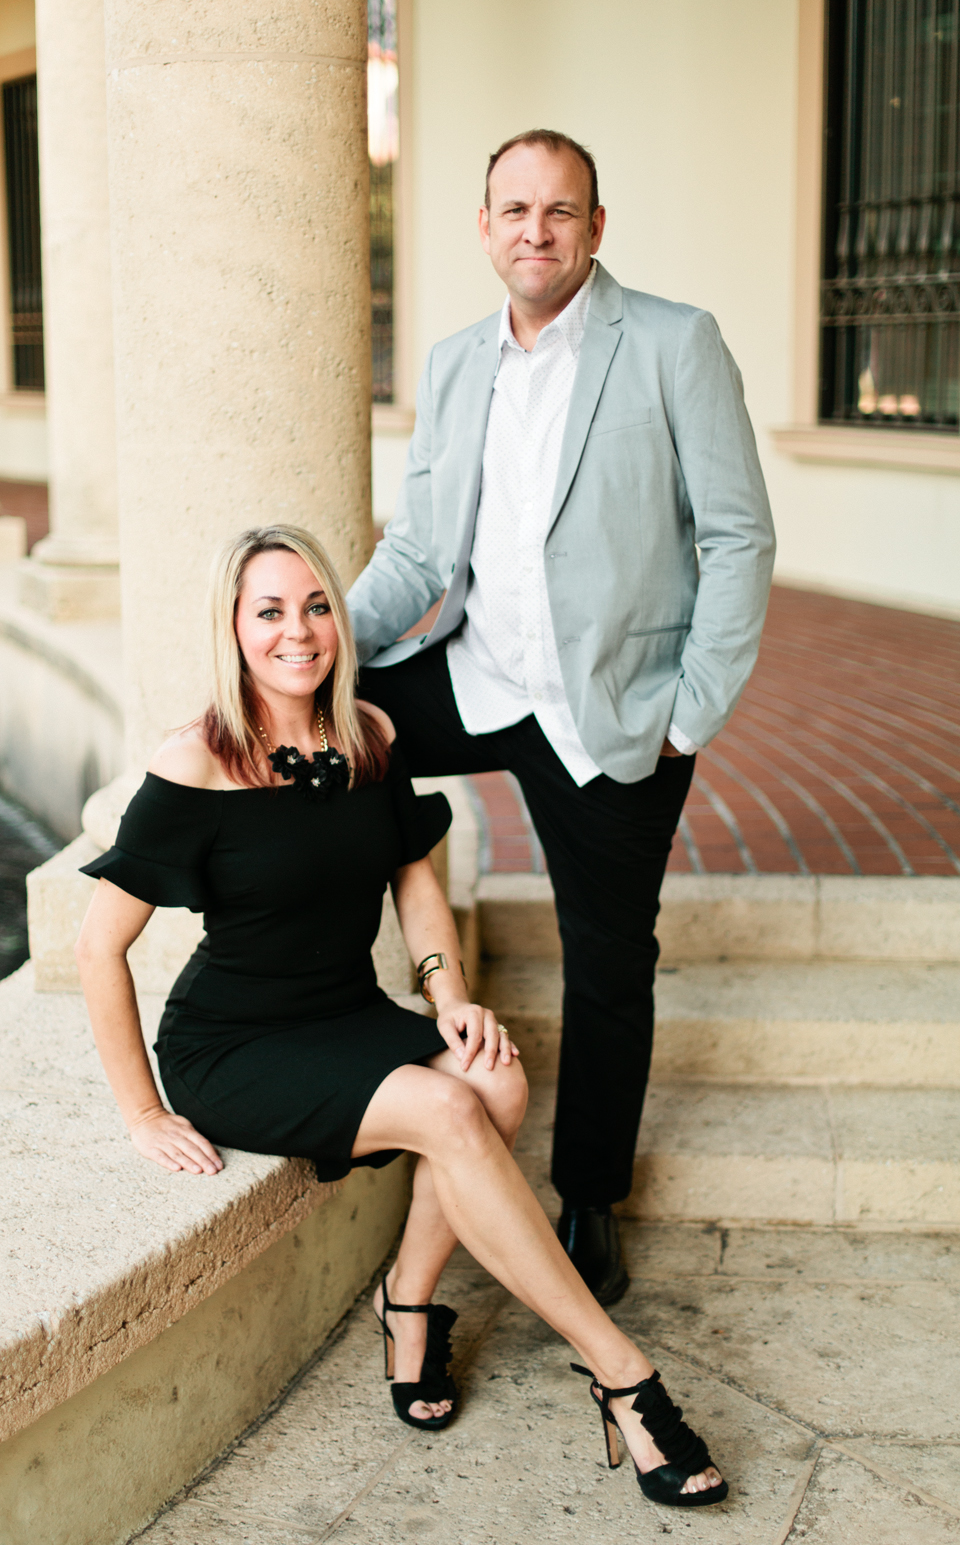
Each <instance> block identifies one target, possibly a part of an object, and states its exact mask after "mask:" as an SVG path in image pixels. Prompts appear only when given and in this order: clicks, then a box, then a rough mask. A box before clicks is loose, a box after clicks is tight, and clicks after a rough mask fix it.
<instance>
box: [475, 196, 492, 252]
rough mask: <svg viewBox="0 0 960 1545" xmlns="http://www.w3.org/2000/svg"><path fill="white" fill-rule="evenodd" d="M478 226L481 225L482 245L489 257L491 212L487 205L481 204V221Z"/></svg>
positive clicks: (479, 220)
mask: <svg viewBox="0 0 960 1545" xmlns="http://www.w3.org/2000/svg"><path fill="white" fill-rule="evenodd" d="M478 225H479V229H480V245H481V247H482V248H483V250H484V252H486V253H487V255H488V256H489V254H490V211H489V209H488V208H487V207H486V205H485V204H481V205H480V215H479V219H478Z"/></svg>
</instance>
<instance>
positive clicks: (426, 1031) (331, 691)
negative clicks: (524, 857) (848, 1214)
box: [77, 526, 727, 1507]
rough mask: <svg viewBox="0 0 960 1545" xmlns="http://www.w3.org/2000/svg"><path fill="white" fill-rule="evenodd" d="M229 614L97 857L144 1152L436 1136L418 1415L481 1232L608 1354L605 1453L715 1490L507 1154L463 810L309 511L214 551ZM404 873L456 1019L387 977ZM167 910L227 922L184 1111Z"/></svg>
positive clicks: (347, 1144) (400, 1344) (186, 1051)
mask: <svg viewBox="0 0 960 1545" xmlns="http://www.w3.org/2000/svg"><path fill="white" fill-rule="evenodd" d="M211 610H212V616H211V622H212V642H213V658H214V681H215V685H214V696H213V703H212V706H211V707H210V708H209V709H208V710H207V712H206V714H205V715H204V716H203V718H202V719H200V720H198V721H197V722H196V723H195V724H192V725H190V726H188V727H187V728H186V729H184V730H181V731H179V732H178V733H176V734H174V735H173V736H171V738H170V739H169V740H168V741H167V742H166V743H165V744H164V745H163V746H162V747H161V748H160V750H159V751H158V752H157V755H156V756H155V758H154V760H153V761H152V763H151V764H150V768H149V771H148V773H147V777H146V779H145V781H144V783H143V785H142V787H141V789H140V790H139V792H138V793H137V794H136V796H135V797H134V799H133V800H132V802H131V804H130V806H129V808H128V810H127V813H126V814H125V816H124V818H123V821H122V822H121V826H120V831H119V834H118V837H117V844H116V846H115V847H113V848H111V850H110V851H109V852H108V853H106V854H104V856H103V857H102V858H100V859H98V860H96V862H94V863H92V864H88V865H87V866H86V868H85V870H84V873H86V874H89V875H92V876H94V877H95V878H98V879H99V885H98V887H97V890H96V892H95V894H94V896H93V899H92V901H91V904H90V909H89V911H88V913H87V916H86V919H85V921H84V924H83V929H82V931H81V934H80V939H79V941H78V944H77V959H78V962H79V965H80V971H81V976H82V979H83V987H84V992H85V993H86V997H87V1003H88V1005H89V1009H90V1017H91V1020H92V1023H93V1029H94V1035H95V1038H96V1042H97V1047H98V1050H99V1052H100V1055H101V1057H102V1059H103V1063H104V1067H105V1069H106V1073H107V1077H108V1078H109V1080H110V1084H111V1086H112V1088H113V1091H114V1093H115V1095H116V1097H117V1101H118V1103H119V1105H120V1110H121V1113H122V1115H123V1118H124V1120H125V1121H126V1123H127V1126H128V1128H129V1130H130V1135H131V1138H132V1141H133V1144H134V1147H135V1148H136V1149H137V1150H138V1152H139V1153H141V1154H143V1155H144V1156H145V1157H147V1158H149V1159H152V1160H153V1161H154V1162H155V1163H157V1164H160V1165H162V1166H163V1167H164V1168H165V1169H168V1170H186V1171H188V1172H189V1173H191V1174H206V1175H214V1174H216V1172H217V1171H218V1170H219V1169H221V1168H222V1161H221V1159H220V1157H219V1155H218V1153H217V1149H216V1147H215V1144H221V1145H226V1146H231V1147H236V1148H243V1149H247V1150H250V1151H253V1152H262V1153H280V1154H292V1155H301V1156H306V1157H309V1158H311V1159H312V1160H313V1162H314V1164H315V1165H316V1169H317V1173H318V1175H319V1176H320V1178H321V1179H331V1180H332V1179H337V1178H339V1177H340V1176H342V1175H345V1174H347V1172H348V1171H349V1170H350V1169H351V1168H352V1167H353V1166H354V1165H358V1164H373V1165H382V1164H386V1163H388V1162H389V1161H390V1160H391V1159H392V1158H394V1157H395V1156H396V1152H397V1150H403V1149H408V1150H410V1151H411V1152H413V1153H416V1154H418V1155H419V1159H418V1162H417V1166H416V1171H415V1175H414V1184H413V1200H412V1203H411V1207H410V1213H409V1217H408V1219H407V1224H406V1228H405V1231H404V1236H403V1242H402V1244H401V1247H400V1251H399V1254H398V1256H397V1260H396V1264H395V1265H394V1267H393V1269H392V1271H391V1272H389V1274H388V1275H387V1276H386V1277H385V1278H384V1281H383V1283H382V1284H381V1286H380V1287H379V1288H378V1290H377V1294H376V1296H375V1300H374V1308H375V1312H376V1314H377V1317H378V1319H379V1320H380V1322H381V1325H382V1327H383V1335H384V1348H385V1351H386V1352H387V1372H388V1377H389V1376H391V1374H392V1375H393V1376H394V1377H395V1382H394V1385H393V1396H394V1405H395V1407H396V1411H397V1415H398V1416H399V1417H400V1418H401V1420H403V1421H406V1422H409V1423H410V1424H411V1425H413V1426H420V1427H434V1428H435V1427H442V1426H445V1425H446V1424H447V1423H448V1422H449V1420H450V1418H451V1416H452V1414H453V1410H454V1404H455V1390H454V1387H453V1384H452V1381H451V1380H450V1377H449V1374H448V1373H447V1367H446V1365H447V1363H448V1361H449V1357H450V1350H449V1341H448V1331H449V1327H450V1325H451V1324H452V1322H453V1320H454V1319H455V1318H456V1316H455V1315H454V1314H453V1313H452V1311H451V1310H449V1309H446V1308H445V1307H444V1306H442V1305H431V1304H430V1299H431V1297H432V1294H433V1291H434V1288H435V1287H436V1284H437V1281H438V1279H439V1277H440V1274H441V1272H442V1271H443V1268H444V1266H445V1264H446V1262H447V1260H448V1259H449V1257H450V1254H451V1252H452V1251H453V1249H454V1247H455V1245H456V1243H457V1241H458V1240H460V1241H462V1243H463V1244H464V1245H465V1246H466V1248H467V1249H468V1250H469V1251H470V1252H471V1254H472V1255H473V1256H474V1257H475V1258H476V1259H477V1260H478V1261H479V1262H480V1263H481V1264H482V1265H483V1266H485V1267H486V1268H487V1269H488V1270H489V1271H491V1272H492V1273H493V1274H494V1276H496V1277H497V1278H498V1279H499V1280H500V1281H501V1282H502V1283H503V1284H504V1285H505V1286H506V1287H507V1288H508V1289H509V1290H510V1291H511V1292H512V1293H514V1294H516V1296H517V1297H518V1298H520V1299H521V1300H522V1301H523V1302H524V1303H525V1304H527V1305H528V1306H529V1307H530V1308H532V1309H534V1310H535V1311H536V1312H537V1313H538V1314H540V1315H542V1316H543V1318H544V1319H545V1320H546V1321H547V1322H548V1323H549V1324H550V1325H551V1326H553V1328H554V1329H555V1330H557V1331H558V1332H559V1333H560V1334H561V1335H563V1336H565V1337H566V1338H567V1340H568V1341H570V1342H571V1343H572V1344H573V1346H575V1347H576V1348H577V1350H578V1351H579V1353H580V1354H581V1356H582V1357H583V1358H584V1359H585V1360H586V1361H587V1362H588V1363H589V1364H590V1367H591V1368H593V1369H594V1370H595V1373H594V1374H593V1375H591V1377H592V1379H593V1383H592V1386H591V1393H592V1395H593V1398H594V1400H596V1401H597V1403H598V1404H599V1405H600V1407H601V1410H602V1413H603V1418H604V1430H605V1433H606V1436H607V1444H608V1456H609V1458H610V1461H611V1463H619V1454H618V1446H617V1438H616V1429H617V1427H618V1426H619V1428H620V1430H621V1432H622V1434H623V1436H624V1438H625V1440H626V1443H627V1446H628V1448H629V1450H630V1452H631V1454H632V1456H633V1459H634V1461H635V1463H636V1466H637V1474H638V1478H639V1481H640V1485H641V1487H642V1488H643V1490H644V1492H645V1494H646V1495H647V1496H650V1497H653V1498H654V1499H655V1500H657V1501H660V1502H665V1503H668V1504H670V1505H672V1506H679V1507H693V1506H700V1505H703V1504H705V1503H709V1502H716V1501H721V1500H722V1499H723V1497H724V1496H725V1495H726V1492H727V1488H726V1483H725V1482H723V1481H722V1480H721V1478H720V1475H719V1474H718V1472H717V1471H716V1469H715V1468H714V1467H713V1465H712V1463H711V1461H710V1457H709V1455H708V1453H707V1450H706V1447H705V1445H704V1444H703V1442H702V1441H701V1440H700V1439H699V1438H696V1437H695V1435H694V1434H693V1433H691V1432H690V1429H689V1428H688V1427H686V1426H685V1425H684V1424H683V1423H682V1422H680V1420H679V1412H678V1411H677V1408H676V1407H675V1406H674V1405H673V1404H672V1402H671V1401H670V1400H669V1398H668V1397H667V1395H666V1394H665V1392H664V1390H663V1386H662V1385H661V1384H659V1382H658V1375H657V1374H656V1373H655V1371H654V1369H653V1367H652V1365H651V1364H650V1362H649V1361H648V1360H647V1359H646V1358H645V1357H644V1355H643V1353H642V1352H640V1351H638V1350H637V1349H636V1348H635V1347H634V1346H633V1345H632V1343H631V1342H630V1341H629V1340H628V1339H627V1338H626V1336H624V1335H623V1334H622V1333H621V1332H620V1331H619V1330H618V1329H617V1328H616V1326H615V1325H613V1323H612V1322H611V1321H610V1320H609V1319H608V1317H607V1315H606V1314H605V1313H604V1312H603V1310H602V1309H601V1308H600V1307H599V1305H598V1304H597V1303H596V1301H595V1299H594V1298H593V1296H592V1295H591V1293H590V1292H589V1291H588V1289H587V1288H586V1287H585V1286H584V1284H583V1282H582V1281H581V1279H580V1277H579V1276H578V1274H577V1272H576V1271H575V1269H574V1267H573V1266H572V1265H571V1263H570V1261H569V1259H568V1257H567V1256H566V1254H565V1253H564V1251H563V1250H562V1248H561V1247H560V1244H559V1242H558V1240H557V1238H556V1236H555V1235H554V1232H553V1230H552V1228H551V1227H550V1224H549V1222H548V1221H547V1218H546V1217H545V1215H544V1213H543V1212H542V1210H541V1208H540V1206H539V1205H538V1203H537V1201H536V1199H535V1198H534V1196H533V1193H532V1192H531V1190H530V1188H529V1187H528V1185H527V1184H526V1182H525V1180H524V1179H523V1176H522V1175H521V1173H520V1171H519V1169H518V1168H517V1166H516V1164H515V1162H514V1160H513V1158H512V1157H511V1148H512V1146H513V1142H514V1138H515V1137H516V1133H517V1129H518V1127H519V1125H520V1122H521V1120H522V1117H523V1113H524V1109H525V1105H526V1081H525V1079H524V1075H523V1072H522V1070H521V1068H520V1065H519V1062H518V1061H517V1054H516V1048H515V1047H514V1046H513V1044H512V1042H511V1041H510V1038H509V1035H508V1034H507V1032H506V1030H505V1029H504V1028H503V1027H502V1026H500V1025H498V1024H497V1020H496V1017H495V1016H494V1015H493V1014H492V1013H491V1012H490V1011H489V1009H484V1008H482V1007H481V1006H480V1005H479V1004H476V1003H471V1002H470V999H469V996H468V992H467V985H466V982H465V981H464V979H463V976H462V974H461V971H460V969H459V968H458V953H459V950H458V942H457V934H456V929H455V926H454V922H453V918H452V916H451V914H450V909H449V907H448V906H447V903H446V900H445V898H444V896H443V894H442V892H441V890H440V887H439V885H438V884H437V881H436V879H435V877H434V874H433V869H432V867H431V864H430V860H429V857H428V854H429V852H430V849H431V848H432V847H433V846H434V845H435V844H436V842H437V841H438V840H439V838H440V836H441V835H442V833H443V832H444V831H445V830H446V828H447V825H448V824H449V807H448V806H447V803H446V800H445V799H443V797H442V796H441V795H433V796H431V797H429V798H428V799H418V798H417V797H416V796H415V795H414V793H413V790H412V787H411V784H410V780H409V778H408V776H407V774H406V772H405V771H404V766H403V761H402V755H401V751H400V749H399V748H398V747H396V746H395V745H394V743H393V740H394V736H393V726H392V725H391V723H390V721H389V719H388V718H387V717H386V715H385V714H384V713H382V712H381V711H380V710H379V709H377V708H374V707H372V706H371V705H369V704H365V703H360V702H357V701H356V699H355V696H354V682H355V678H356V657H355V651H354V647H353V638H352V633H351V629H350V623H349V618H348V614H347V610H346V606H345V603H344V599H343V593H342V590H341V588H340V584H339V581H338V579H337V576H336V574H335V572H334V570H333V567H332V565H331V563H330V560H329V559H328V557H327V556H326V554H325V553H324V551H323V549H322V548H321V547H320V545H319V543H317V542H316V541H315V540H314V538H313V537H311V536H310V535H309V533H307V532H305V531H301V530H297V529H295V528H293V527H287V526H267V527H263V528H260V529H257V530H253V531H247V532H244V533H243V534H242V535H241V536H239V537H237V538H236V539H235V540H234V541H232V542H230V543H229V544H228V545H227V546H226V548H225V549H224V550H223V552H222V553H221V554H220V556H219V558H218V560H217V562H216V564H215V566H214V573H213V587H212V608H211ZM301 795H302V796H304V797H302V798H301V797H300V796H301ZM388 883H390V884H392V886H393V892H394V897H395V900H396V907H397V914H398V916H399V919H400V924H401V927H402V929H403V934H404V938H405V940H406V942H407V945H408V947H409V949H410V952H411V955H412V957H413V959H414V960H419V961H420V962H421V966H420V968H419V974H420V978H421V987H422V990H423V991H424V994H425V996H429V997H430V999H431V1001H433V1002H435V1003H436V1008H437V1019H436V1021H433V1020H431V1019H426V1018H424V1017H422V1016H421V1015H418V1014H414V1013H411V1012H409V1011H407V1010H405V1009H402V1008H400V1007H398V1006H397V1005H396V1004H395V1003H393V1002H392V1001H391V1000H390V999H389V998H387V997H386V996H385V995H384V994H383V993H382V992H381V991H380V990H379V988H378V987H377V983H376V977H375V974H374V969H373V964H372V961H371V958H370V949H371V946H372V944H373V940H374V938H375V936H376V933H377V928H378V926H379V920H380V911H381V905H382V898H383V893H384V890H385V888H386V885H387V884H388ZM157 905H159V906H188V907H190V908H192V909H193V910H194V911H197V910H203V911H204V912H205V921H206V926H207V938H206V939H205V940H204V942H203V943H202V944H201V945H200V947H199V948H198V949H197V951H196V953H195V954H194V956H193V959H192V960H191V961H190V962H189V964H188V965H187V966H186V968H185V969H184V971H183V972H182V973H181V975H180V978H179V980H178V981H177V983H176V984H175V986H174V988H173V990H172V992H171V994H170V998H169V1000H168V1003H167V1007H166V1011H165V1013H164V1016H163V1020H162V1021H161V1026H160V1032H159V1038H158V1040H157V1045H156V1051H157V1057H158V1062H159V1066H160V1073H161V1077H162V1080H163V1086H164V1089H165V1091H166V1094H167V1097H168V1099H169V1101H170V1104H171V1106H172V1107H173V1110H172V1112H171V1111H168V1110H166V1109H165V1108H164V1106H163V1104H162V1103H161V1100H160V1096H159V1094H158V1092H157V1088H156V1085H155V1083H154V1081H153V1077H152V1074H151V1071H150V1066H149V1063H148V1061H147V1057H146V1053H145V1051H144V1047H143V1040H142V1036H141V1031H140V1022H139V1016H138V1012H137V1004H136V997H135V993H134V988H133V982H132V979H131V976H130V971H129V967H128V965H127V959H126V956H127V951H128V950H129V948H130V946H131V945H132V943H133V942H134V940H135V939H136V938H137V936H138V935H139V934H140V932H141V931H142V929H143V928H144V926H145V925H146V923H147V920H148V919H149V917H150V915H151V913H152V911H153V908H154V907H155V906H157ZM582 1371H583V1372H586V1371H587V1370H586V1369H583V1370H582Z"/></svg>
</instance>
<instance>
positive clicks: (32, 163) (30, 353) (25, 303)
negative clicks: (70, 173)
mask: <svg viewBox="0 0 960 1545" xmlns="http://www.w3.org/2000/svg"><path fill="white" fill-rule="evenodd" d="M3 143H4V155H5V161H6V173H7V249H8V267H9V275H10V338H11V345H12V361H11V364H12V369H11V382H12V385H13V388H14V390H15V391H22V392H42V391H43V387H44V377H43V287H42V281H41V274H40V162H39V157H38V155H37V77H36V76H35V75H28V76H26V77H25V78H24V79H23V80H12V81H7V83H6V84H5V86H4V88H3Z"/></svg>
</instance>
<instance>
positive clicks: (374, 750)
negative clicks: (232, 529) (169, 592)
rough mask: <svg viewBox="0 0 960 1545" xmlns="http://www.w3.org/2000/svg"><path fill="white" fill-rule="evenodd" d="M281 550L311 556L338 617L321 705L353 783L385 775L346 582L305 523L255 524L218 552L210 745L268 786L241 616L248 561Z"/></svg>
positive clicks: (239, 771)
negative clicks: (363, 697)
mask: <svg viewBox="0 0 960 1545" xmlns="http://www.w3.org/2000/svg"><path fill="white" fill-rule="evenodd" d="M277 551H286V552H291V553H296V555H297V557H298V558H302V559H303V562H304V563H305V564H306V565H307V568H308V569H309V570H310V572H311V574H313V575H314V577H315V578H316V581H317V585H318V587H319V588H320V589H321V590H323V591H324V593H325V595H326V598H327V603H328V605H329V607H330V611H331V613H332V615H333V620H334V624H335V626H336V630H337V655H336V659H335V660H334V663H333V667H332V669H331V670H330V673H329V674H328V675H327V676H326V677H325V679H324V680H323V681H322V682H321V683H320V686H319V687H318V689H317V694H316V704H317V707H318V708H322V709H323V712H324V717H325V719H326V721H327V724H328V725H329V726H330V728H332V729H333V730H334V732H335V734H336V737H337V740H338V741H339V743H340V747H341V749H342V751H343V753H344V755H345V756H346V758H347V760H348V761H349V763H350V782H351V787H352V786H354V785H356V784H358V783H368V782H372V781H375V780H377V779H379V778H382V777H383V775H384V773H385V771H386V766H387V761H388V759H389V749H388V747H387V743H386V738H385V736H384V735H383V732H382V731H381V729H380V726H379V725H378V724H377V722H376V721H375V720H374V718H373V716H372V715H371V714H368V713H366V712H364V711H363V710H362V709H361V708H360V707H359V705H358V704H357V699H356V690H355V689H356V681H357V650H356V645H355V643H354V639H353V628H352V626H351V623H350V613H349V612H348V610H347V603H346V600H345V598H344V594H343V587H342V586H341V584H340V579H339V576H338V574H337V571H336V569H335V568H334V566H333V564H332V562H331V561H330V557H329V555H328V554H327V552H326V551H325V550H324V548H323V547H322V546H321V544H320V543H319V542H318V541H317V539H316V537H315V536H313V535H312V534H311V533H310V532H309V531H304V530H303V529H302V527H300V526H279V525H278V526H253V527H252V528H251V529H250V530H249V531H241V532H240V534H239V536H235V537H232V538H231V539H230V540H229V541H228V542H225V543H224V545H223V547H221V549H220V551H219V552H218V553H217V554H216V556H215V557H214V560H213V565H212V568H211V571H210V592H209V602H210V604H209V618H210V652H211V657H212V667H213V672H212V673H213V697H212V701H211V703H210V706H209V708H208V709H207V711H206V713H205V714H204V716H203V719H202V720H201V724H202V728H203V733H204V737H205V739H206V742H207V745H208V746H209V747H210V750H211V751H212V752H213V754H214V755H215V756H217V757H219V759H220V761H221V762H222V763H223V765H224V767H225V769H226V770H227V772H228V773H229V775H230V776H231V777H233V778H235V779H237V780H238V781H239V782H241V783H244V784H246V785H247V786H248V787H254V788H255V787H258V786H259V785H261V784H263V782H264V778H263V774H262V771H261V766H260V763H259V756H260V754H261V751H262V744H261V739H260V736H259V734H258V729H257V725H258V719H262V713H261V711H260V704H259V698H258V694H257V692H256V688H255V687H254V684H253V682H252V680H251V677H250V673H249V670H248V668H247V663H246V661H245V660H244V658H243V653H242V651H241V649H240V642H239V640H238V638H237V631H236V614H237V602H238V600H239V598H240V591H241V588H242V586H243V576H244V573H245V572H246V568H247V564H248V563H249V562H250V560H251V558H255V557H256V556H257V554H258V553H269V552H277Z"/></svg>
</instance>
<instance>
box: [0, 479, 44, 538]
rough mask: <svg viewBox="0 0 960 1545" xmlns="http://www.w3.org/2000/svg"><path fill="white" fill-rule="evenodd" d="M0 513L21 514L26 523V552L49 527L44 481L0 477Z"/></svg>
mask: <svg viewBox="0 0 960 1545" xmlns="http://www.w3.org/2000/svg"><path fill="white" fill-rule="evenodd" d="M0 515H22V516H23V518H24V520H25V521H26V523H27V552H30V551H31V550H32V548H33V545H34V543H35V542H39V540H40V538H41V537H42V536H46V534H47V532H48V531H49V529H50V521H49V516H48V513H47V485H46V483H20V482H15V481H14V480H13V479H12V478H0Z"/></svg>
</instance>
